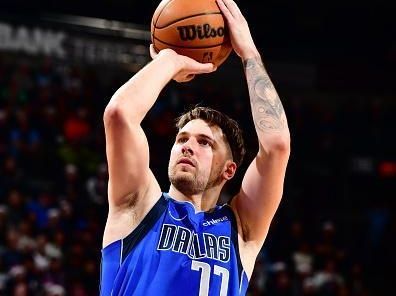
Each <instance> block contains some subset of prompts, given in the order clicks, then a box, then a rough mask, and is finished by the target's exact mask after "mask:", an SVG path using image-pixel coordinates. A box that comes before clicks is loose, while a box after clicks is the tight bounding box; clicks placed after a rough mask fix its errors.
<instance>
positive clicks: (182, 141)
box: [176, 137, 188, 143]
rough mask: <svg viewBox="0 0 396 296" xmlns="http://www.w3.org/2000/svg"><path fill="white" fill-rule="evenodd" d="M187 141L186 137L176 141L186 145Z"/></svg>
mask: <svg viewBox="0 0 396 296" xmlns="http://www.w3.org/2000/svg"><path fill="white" fill-rule="evenodd" d="M187 141H188V139H187V137H179V138H177V139H176V142H177V143H186V142H187Z"/></svg>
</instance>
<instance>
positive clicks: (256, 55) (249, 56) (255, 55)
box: [241, 48, 260, 61]
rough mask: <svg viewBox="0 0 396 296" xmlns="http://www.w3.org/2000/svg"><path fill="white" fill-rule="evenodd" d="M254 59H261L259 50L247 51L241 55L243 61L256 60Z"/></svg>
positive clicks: (251, 49)
mask: <svg viewBox="0 0 396 296" xmlns="http://www.w3.org/2000/svg"><path fill="white" fill-rule="evenodd" d="M254 58H260V53H259V51H258V50H257V48H250V49H247V50H245V51H244V52H243V53H242V54H241V59H242V61H246V60H248V59H254Z"/></svg>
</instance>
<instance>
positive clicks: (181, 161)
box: [177, 157, 195, 167]
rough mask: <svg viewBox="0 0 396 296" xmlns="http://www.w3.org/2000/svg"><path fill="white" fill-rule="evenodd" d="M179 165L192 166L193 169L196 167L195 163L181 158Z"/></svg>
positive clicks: (186, 158)
mask: <svg viewBox="0 0 396 296" xmlns="http://www.w3.org/2000/svg"><path fill="white" fill-rule="evenodd" d="M177 164H187V165H190V166H192V167H195V164H194V162H193V161H192V160H191V159H190V158H188V157H182V158H180V159H179V161H178V162H177Z"/></svg>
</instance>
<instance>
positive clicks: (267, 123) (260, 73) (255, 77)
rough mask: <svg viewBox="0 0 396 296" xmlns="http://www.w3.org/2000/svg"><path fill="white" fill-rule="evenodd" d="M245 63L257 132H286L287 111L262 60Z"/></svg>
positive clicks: (256, 59) (258, 58) (251, 60)
mask: <svg viewBox="0 0 396 296" xmlns="http://www.w3.org/2000/svg"><path fill="white" fill-rule="evenodd" d="M243 63H244V68H245V73H246V79H247V83H248V88H249V95H250V103H251V106H252V114H253V120H254V124H255V125H256V128H257V132H259V131H262V132H280V131H282V130H284V129H285V128H286V126H287V123H286V116H285V110H284V109H283V106H282V103H281V101H280V99H279V96H278V94H277V92H276V90H275V87H274V85H273V84H272V82H271V79H270V78H269V76H268V74H267V71H266V70H265V68H264V65H263V62H262V61H261V58H260V57H257V58H250V59H247V60H245V61H244V62H243Z"/></svg>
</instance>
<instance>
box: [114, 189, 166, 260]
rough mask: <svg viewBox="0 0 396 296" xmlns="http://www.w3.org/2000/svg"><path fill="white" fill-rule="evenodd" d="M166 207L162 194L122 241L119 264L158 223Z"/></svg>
mask: <svg viewBox="0 0 396 296" xmlns="http://www.w3.org/2000/svg"><path fill="white" fill-rule="evenodd" d="M167 206H168V201H167V199H166V198H165V197H164V195H163V194H162V196H161V197H160V199H159V200H158V201H157V202H156V204H155V205H154V206H153V207H152V209H151V210H150V211H149V212H148V213H147V215H146V216H145V217H144V218H143V220H142V222H140V224H139V225H138V226H137V227H136V228H135V229H134V230H133V231H132V232H131V233H130V234H128V236H126V237H125V238H124V239H122V257H121V262H123V261H124V260H125V258H126V257H127V256H128V254H129V253H130V252H131V251H132V250H133V248H134V247H135V246H136V245H137V244H138V243H139V242H140V241H141V240H142V239H143V238H144V237H145V236H146V234H147V233H148V232H149V230H150V229H151V228H152V227H153V226H154V224H155V223H156V222H157V221H158V219H159V218H160V217H161V215H162V214H163V213H164V211H165V209H166V208H167Z"/></svg>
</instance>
